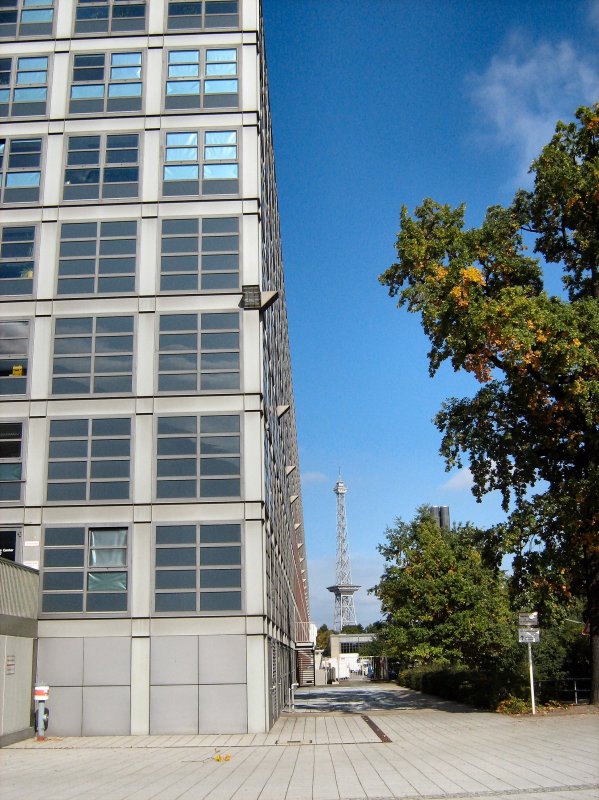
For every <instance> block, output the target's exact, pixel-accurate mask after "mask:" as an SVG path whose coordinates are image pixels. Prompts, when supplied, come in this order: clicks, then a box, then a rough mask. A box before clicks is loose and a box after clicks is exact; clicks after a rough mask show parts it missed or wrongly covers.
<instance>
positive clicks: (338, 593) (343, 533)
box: [327, 470, 360, 632]
mask: <svg viewBox="0 0 599 800" xmlns="http://www.w3.org/2000/svg"><path fill="white" fill-rule="evenodd" d="M333 491H334V492H335V494H336V495H337V569H336V575H335V580H336V584H335V586H328V587H327V589H328V590H329V592H332V593H333V594H334V595H335V614H334V619H333V630H335V631H338V632H341V631H342V630H343V628H344V627H345V626H346V625H357V621H356V608H355V606H354V593H355V592H357V591H358V589H359V588H360V587H359V586H356V585H355V584H353V583H352V579H351V566H350V563H349V548H348V544H347V522H346V517H345V495H346V493H347V487H346V485H345V484H344V483H343V481H342V480H341V470H339V479H338V480H337V483H336V484H335V486H334V488H333Z"/></svg>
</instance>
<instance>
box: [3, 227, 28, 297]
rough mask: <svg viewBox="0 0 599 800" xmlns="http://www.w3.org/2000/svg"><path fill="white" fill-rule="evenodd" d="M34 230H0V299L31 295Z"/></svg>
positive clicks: (25, 228)
mask: <svg viewBox="0 0 599 800" xmlns="http://www.w3.org/2000/svg"><path fill="white" fill-rule="evenodd" d="M34 257H35V228H34V227H33V225H26V226H21V225H19V226H12V225H11V226H9V225H6V226H5V227H4V228H2V232H1V236H0V297H3V296H7V295H30V294H32V293H33V270H34V263H35V262H34Z"/></svg>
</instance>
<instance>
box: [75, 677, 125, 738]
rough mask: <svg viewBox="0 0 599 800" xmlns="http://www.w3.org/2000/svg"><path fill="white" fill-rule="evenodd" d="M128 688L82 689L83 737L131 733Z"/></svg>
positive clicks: (102, 687)
mask: <svg viewBox="0 0 599 800" xmlns="http://www.w3.org/2000/svg"><path fill="white" fill-rule="evenodd" d="M130 694H131V693H130V690H129V687H128V686H85V687H84V688H83V724H82V726H81V733H82V735H83V736H125V735H127V734H128V733H130V731H131V697H130Z"/></svg>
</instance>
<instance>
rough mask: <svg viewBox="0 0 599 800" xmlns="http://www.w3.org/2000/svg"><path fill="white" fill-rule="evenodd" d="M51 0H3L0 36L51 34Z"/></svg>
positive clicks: (0, 14)
mask: <svg viewBox="0 0 599 800" xmlns="http://www.w3.org/2000/svg"><path fill="white" fill-rule="evenodd" d="M53 21H54V2H53V0H3V2H2V7H1V9H0V37H1V38H4V39H6V38H9V39H15V38H20V37H26V38H34V37H38V36H42V37H45V36H51V35H52V27H53Z"/></svg>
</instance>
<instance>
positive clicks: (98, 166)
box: [61, 131, 144, 205]
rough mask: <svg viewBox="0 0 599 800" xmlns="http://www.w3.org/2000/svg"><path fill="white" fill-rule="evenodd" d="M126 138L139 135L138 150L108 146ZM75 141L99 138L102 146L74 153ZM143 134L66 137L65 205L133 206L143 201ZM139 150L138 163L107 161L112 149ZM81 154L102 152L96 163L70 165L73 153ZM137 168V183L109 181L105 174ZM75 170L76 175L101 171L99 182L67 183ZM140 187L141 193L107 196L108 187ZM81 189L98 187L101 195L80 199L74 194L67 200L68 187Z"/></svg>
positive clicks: (63, 194) (132, 132) (64, 167)
mask: <svg viewBox="0 0 599 800" xmlns="http://www.w3.org/2000/svg"><path fill="white" fill-rule="evenodd" d="M120 136H122V137H126V136H137V147H136V148H133V147H123V146H121V147H111V148H109V147H108V144H109V139H110V138H113V139H114V138H115V137H120ZM73 139H80V140H83V139H89V140H92V139H99V146H98V147H97V148H96V147H93V146H92V145H91V144H90V145H89V147H88V148H76V149H73V150H71V149H70V143H71V141H72V140H73ZM143 139H144V137H143V131H115V132H110V133H109V132H102V133H95V134H90V133H74V134H70V135H69V136H65V146H64V166H63V172H62V174H63V182H62V201H61V202H63V203H67V204H73V203H74V204H77V205H85V204H88V203H91V204H97V203H100V204H104V203H110V204H114V203H130V202H131V201H133V200H140V198H141V195H142V186H141V180H142V169H141V167H142V159H143ZM134 149H136V151H137V161H135V162H134V161H119V162H117V161H115V162H107V160H106V159H107V155H108V153H109V152H110V151H111V150H115V151H116V152H118V151H119V150H120V151H121V152H125V151H129V150H131V151H132V150H134ZM77 152H89V153H95V152H97V153H98V161H97V163H94V162H93V161H89V162H88V163H83V162H82V163H73V164H69V155H70V154H71V153H77ZM118 168H121V169H136V170H137V179H136V181H106V180H105V174H106V172H107V171H108V170H110V169H115V170H116V169H118ZM69 170H71V171H72V172H83V171H85V170H88V171H89V170H91V171H97V172H98V181H97V183H94V182H93V181H89V182H81V183H76V182H75V183H73V184H71V183H67V173H68V171H69ZM107 185H108V186H134V185H135V186H137V191H136V193H135V194H127V195H121V194H115V195H113V196H111V195H106V193H105V187H106V186H107ZM71 186H73V187H78V186H97V187H98V192H97V196H96V197H93V196H85V195H83V194H82V196H80V197H77V196H76V194H77V193H76V192H73V193H72V196H70V197H67V196H66V194H67V192H66V190H67V188H68V187H71Z"/></svg>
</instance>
